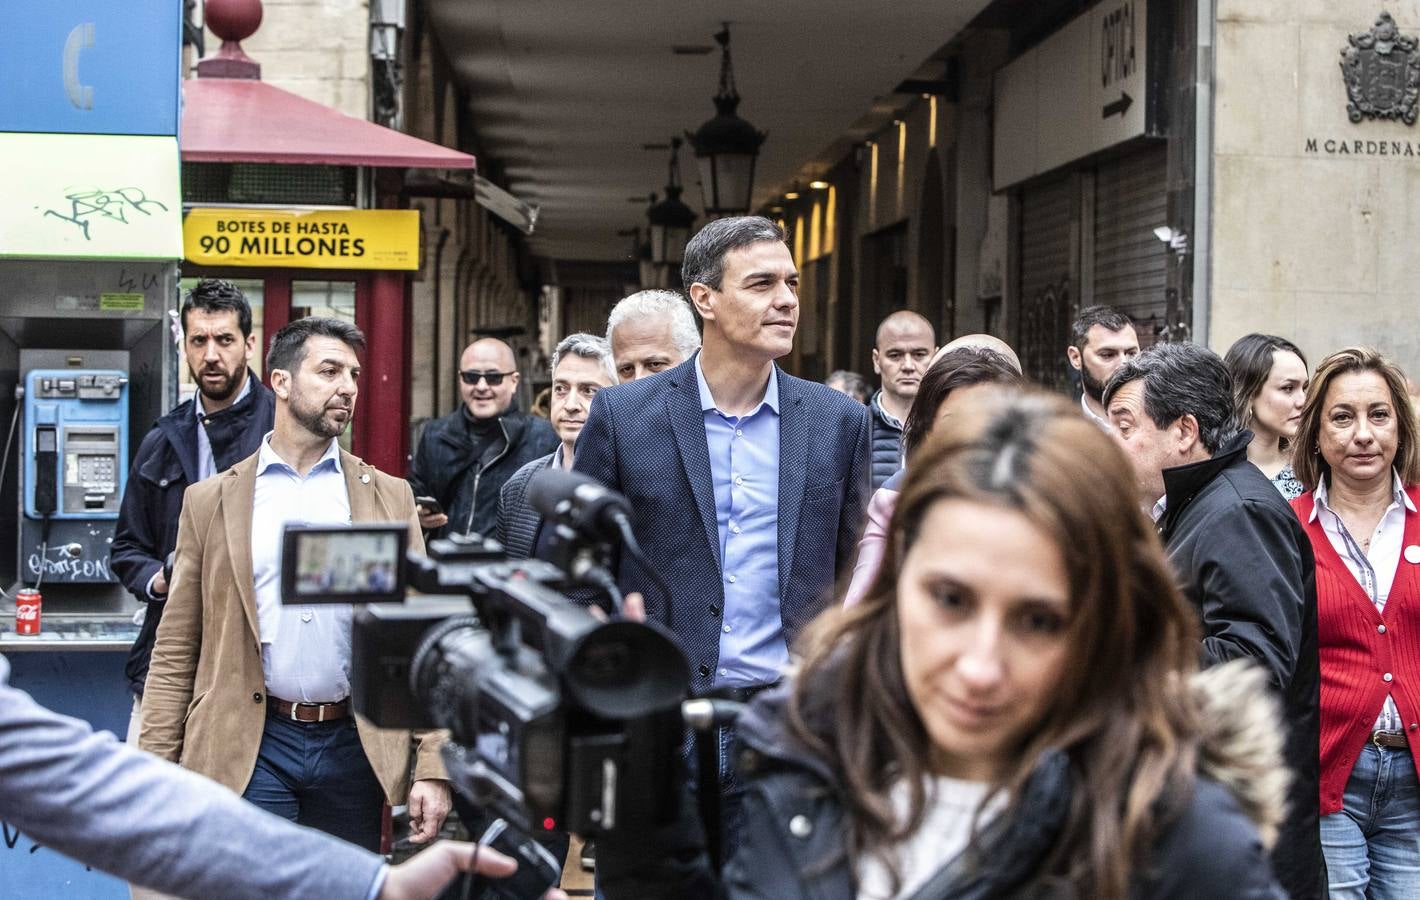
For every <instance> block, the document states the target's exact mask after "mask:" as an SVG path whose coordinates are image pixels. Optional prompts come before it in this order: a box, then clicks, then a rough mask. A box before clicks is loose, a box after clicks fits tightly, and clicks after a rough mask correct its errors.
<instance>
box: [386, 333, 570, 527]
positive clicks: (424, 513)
mask: <svg viewBox="0 0 1420 900" xmlns="http://www.w3.org/2000/svg"><path fill="white" fill-rule="evenodd" d="M517 389H518V371H517V364H516V362H515V361H514V358H513V348H511V347H509V346H508V345H507V344H505V343H503V342H502V341H500V340H498V339H497V338H482V339H480V340H477V341H474V342H473V343H472V344H469V345H468V347H467V348H466V349H465V350H464V351H463V355H462V356H461V357H460V358H459V396H460V397H461V399H462V400H463V403H462V404H461V405H460V406H459V408H458V409H456V410H454V411H453V412H452V413H449V414H448V415H447V416H444V417H443V418H440V419H435V420H434V421H433V422H430V423H429V425H428V427H427V428H425V429H424V434H423V435H422V436H421V437H420V439H419V449H418V450H416V451H415V453H414V461H413V462H412V463H411V464H410V466H409V485H410V487H412V488H413V489H414V495H415V496H416V497H426V496H427V497H433V498H434V499H435V500H437V501H438V502H439V505H440V506H441V507H443V511H442V512H436V511H434V510H426V509H424V508H423V507H420V515H419V524H421V525H422V526H424V528H425V529H426V530H433V531H434V534H433V535H431V536H432V537H443V536H444V535H446V534H451V533H457V534H467V533H470V532H473V533H477V534H481V535H489V536H491V535H492V534H493V529H494V526H495V525H496V523H497V518H498V493H499V491H501V490H502V489H503V485H504V484H506V483H507V482H508V479H509V478H511V477H512V476H513V473H514V472H516V471H518V469H520V468H522V466H523V465H524V464H526V463H528V462H531V461H532V460H534V459H537V458H538V457H540V456H546V455H547V454H549V453H551V452H552V451H554V450H556V449H557V444H558V440H557V433H556V432H554V431H553V430H552V426H551V425H549V424H548V423H547V421H546V420H544V419H539V418H537V417H536V416H526V415H523V414H522V413H520V412H519V411H518V407H517V404H516V402H515V401H514V399H513V395H514V393H516V391H517Z"/></svg>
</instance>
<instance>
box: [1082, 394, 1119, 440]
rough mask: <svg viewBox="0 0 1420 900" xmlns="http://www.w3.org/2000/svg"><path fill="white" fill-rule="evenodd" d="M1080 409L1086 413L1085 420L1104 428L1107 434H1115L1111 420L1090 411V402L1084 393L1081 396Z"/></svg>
mask: <svg viewBox="0 0 1420 900" xmlns="http://www.w3.org/2000/svg"><path fill="white" fill-rule="evenodd" d="M1080 409H1083V410H1084V411H1085V418H1087V419H1089V420H1090V421H1091V422H1094V423H1095V424H1096V425H1098V426H1099V427H1100V428H1103V429H1104V433H1105V434H1114V426H1113V425H1111V424H1109V419H1106V418H1103V417H1102V416H1097V415H1095V411H1094V410H1093V409H1090V401H1089V400H1088V399H1087V397H1086V395H1085V394H1084V393H1081V394H1080Z"/></svg>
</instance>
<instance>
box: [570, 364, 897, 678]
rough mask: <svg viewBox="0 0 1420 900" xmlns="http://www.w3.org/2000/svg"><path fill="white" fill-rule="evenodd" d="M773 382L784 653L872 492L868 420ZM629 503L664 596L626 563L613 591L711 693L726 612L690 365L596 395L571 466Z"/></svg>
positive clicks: (795, 386)
mask: <svg viewBox="0 0 1420 900" xmlns="http://www.w3.org/2000/svg"><path fill="white" fill-rule="evenodd" d="M774 377H775V378H777V379H779V598H780V602H779V614H780V616H781V618H782V620H783V622H784V637H785V640H786V641H788V642H789V643H790V644H792V643H793V641H794V639H795V638H796V637H797V636H798V634H799V632H800V631H801V630H802V629H803V627H804V625H806V624H807V623H808V622H809V620H810V619H812V618H813V617H814V616H816V615H818V613H819V612H821V611H822V610H823V609H824V608H825V607H826V605H827V604H828V603H829V602H830V601H831V600H832V597H833V591H834V585H835V583H836V582H837V580H838V579H839V578H840V577H842V576H844V575H846V574H847V573H849V572H851V571H852V567H853V557H854V554H855V552H856V550H857V542H858V535H859V531H860V530H861V528H862V524H863V516H864V511H865V509H866V508H867V502H868V493H869V468H870V462H869V425H868V410H867V407H865V406H863V405H862V404H861V403H858V402H856V401H854V400H851V399H850V398H848V397H846V396H844V395H843V394H840V393H838V392H837V391H833V390H830V389H829V388H826V387H824V386H823V385H821V384H817V383H815V382H812V381H805V380H803V379H801V378H795V377H793V376H792V375H787V374H785V373H784V371H783V370H782V369H780V368H779V367H778V366H775V367H774ZM573 468H574V469H575V470H576V471H579V472H583V473H585V474H587V475H589V476H591V477H593V478H595V479H597V480H598V481H600V482H602V483H603V484H605V485H606V486H607V487H609V488H611V489H612V490H614V491H618V492H620V493H622V494H625V495H626V498H627V499H628V500H630V501H631V508H632V521H633V524H634V528H635V532H636V539H637V541H638V542H640V544H641V547H642V549H643V550H645V551H646V555H647V557H648V558H649V559H650V560H651V562H652V563H653V564H654V565H655V567H656V570H657V572H659V573H660V575H661V577H662V578H663V579H665V581H666V583H667V584H668V585H669V586H670V588H671V591H672V594H673V595H672V596H671V597H669V598H667V597H664V596H662V594H661V593H660V591H659V590H658V589H657V588H656V587H655V586H654V582H652V581H651V580H650V579H649V578H648V577H647V575H646V573H645V572H644V571H643V570H642V569H641V567H640V566H639V565H638V564H637V563H636V562H635V561H634V560H632V559H631V558H630V556H629V555H627V554H624V553H623V554H622V555H621V560H620V562H619V565H618V573H617V577H618V582H619V584H620V586H621V589H622V590H623V591H627V592H630V591H640V592H642V594H644V595H645V598H646V611H647V614H648V615H649V616H650V617H651V618H654V619H658V620H659V621H661V622H664V623H666V624H668V625H670V627H671V630H672V631H674V632H675V634H676V636H677V637H678V638H680V641H681V644H682V645H683V647H684V648H685V651H686V654H687V656H689V658H690V670H691V676H692V679H693V683H692V690H694V691H695V692H698V693H699V692H705V691H708V690H709V689H710V688H711V686H712V684H713V681H714V677H713V676H714V672H715V669H716V667H717V665H718V662H719V656H720V627H721V624H722V618H721V616H722V612H723V610H724V606H725V592H724V583H723V581H722V580H721V568H720V534H719V527H718V524H717V522H716V519H715V496H714V493H715V491H714V483H713V481H712V480H711V475H710V449H709V444H708V442H707V441H706V438H705V416H704V413H703V412H702V410H701V409H700V390H699V386H698V384H697V381H696V378H695V361H694V358H693V357H692V358H691V359H690V360H687V361H686V362H684V363H682V364H681V365H679V366H677V367H676V368H674V369H669V370H667V371H665V372H662V373H661V374H659V375H655V376H652V377H650V378H643V379H641V380H639V381H633V382H630V383H628V384H623V385H618V386H616V387H612V388H608V389H606V390H603V391H599V392H598V393H597V395H596V397H595V398H594V399H593V400H592V408H591V410H590V411H589V412H588V414H587V424H586V425H584V426H583V427H582V433H581V435H580V436H579V437H578V438H577V454H576V460H575V462H574V464H573Z"/></svg>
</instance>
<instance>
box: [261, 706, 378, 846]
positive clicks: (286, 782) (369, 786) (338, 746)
mask: <svg viewBox="0 0 1420 900" xmlns="http://www.w3.org/2000/svg"><path fill="white" fill-rule="evenodd" d="M242 797H243V798H244V799H246V800H249V801H250V802H252V803H254V804H256V805H257V806H259V807H261V808H262V809H264V810H266V811H267V812H269V813H273V814H275V815H278V816H280V817H281V818H283V819H287V820H289V821H292V822H297V823H299V824H301V825H308V826H310V827H311V828H315V829H318V830H320V831H324V832H325V833H326V834H331V835H334V836H335V837H338V838H340V839H342V840H346V841H349V842H350V843H352V844H355V845H356V846H359V847H364V848H365V849H366V850H372V851H375V852H378V851H379V849H380V826H381V823H382V822H383V819H384V805H385V792H384V789H383V788H381V787H380V782H379V780H378V779H377V778H375V772H374V770H373V769H371V768H370V761H369V759H368V758H367V757H366V756H365V748H364V747H362V746H360V735H359V733H358V732H357V731H356V730H355V719H354V718H345V719H339V720H337V721H334V722H293V721H292V720H290V719H285V718H282V717H280V716H275V715H267V717H266V730H265V732H263V733H262V736H261V750H260V752H259V753H257V757H256V769H255V770H254V771H253V772H252V775H251V782H250V783H248V784H247V789H246V790H245V791H243V792H242Z"/></svg>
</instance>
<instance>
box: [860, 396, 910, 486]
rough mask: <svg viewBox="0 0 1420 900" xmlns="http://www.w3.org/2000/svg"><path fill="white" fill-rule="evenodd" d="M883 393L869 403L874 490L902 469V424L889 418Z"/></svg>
mask: <svg viewBox="0 0 1420 900" xmlns="http://www.w3.org/2000/svg"><path fill="white" fill-rule="evenodd" d="M882 399H883V392H882V391H878V392H877V393H876V394H874V395H873V399H871V400H869V401H868V411H869V412H870V413H872V415H870V416H869V417H868V420H869V422H868V424H869V425H870V426H871V427H872V441H873V490H875V491H876V490H877V489H878V488H880V487H882V486H883V482H884V481H887V480H888V479H889V478H891V477H892V475H893V473H894V472H896V471H897V470H898V469H901V468H902V423H900V422H898V421H897V420H895V419H893V418H892V417H891V416H889V415H888V414H887V413H886V412H885V411H884V410H883V406H882Z"/></svg>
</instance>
